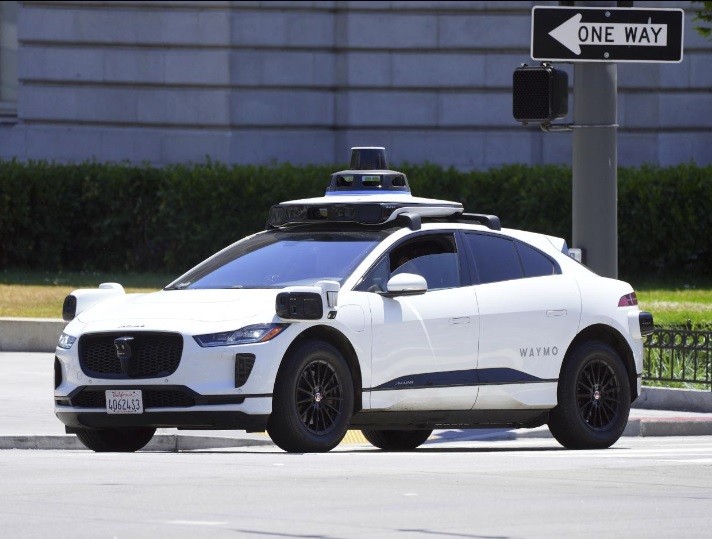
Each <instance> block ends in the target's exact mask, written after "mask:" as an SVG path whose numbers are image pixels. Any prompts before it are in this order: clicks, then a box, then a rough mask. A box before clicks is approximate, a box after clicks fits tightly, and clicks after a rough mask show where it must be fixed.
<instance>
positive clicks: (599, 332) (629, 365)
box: [559, 324, 638, 402]
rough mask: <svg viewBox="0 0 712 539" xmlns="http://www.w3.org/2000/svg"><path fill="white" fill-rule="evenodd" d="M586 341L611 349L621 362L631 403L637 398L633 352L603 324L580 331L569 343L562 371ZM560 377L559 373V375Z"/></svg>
mask: <svg viewBox="0 0 712 539" xmlns="http://www.w3.org/2000/svg"><path fill="white" fill-rule="evenodd" d="M588 341H600V342H603V343H605V344H607V345H608V346H610V347H611V348H613V349H614V350H615V351H616V352H617V353H618V355H619V356H620V357H621V359H622V360H623V364H624V365H625V370H626V373H627V374H628V383H629V384H630V397H631V399H630V400H631V402H633V401H634V400H635V399H637V398H638V373H637V372H636V370H635V359H634V358H633V351H632V350H631V348H630V346H629V345H628V343H627V342H626V340H625V337H623V335H621V334H620V332H618V331H617V330H616V329H615V328H612V327H611V326H607V325H605V324H594V325H592V326H588V327H586V328H584V329H583V330H581V331H580V332H579V333H578V335H576V337H575V338H574V340H573V341H571V344H570V345H569V348H568V349H567V350H566V355H565V356H564V361H563V362H562V364H561V368H562V369H563V367H564V363H565V362H566V361H567V360H568V359H569V357H570V355H571V354H572V353H573V351H574V350H575V349H576V348H577V347H578V346H580V345H581V344H583V343H584V342H588ZM559 377H561V373H559Z"/></svg>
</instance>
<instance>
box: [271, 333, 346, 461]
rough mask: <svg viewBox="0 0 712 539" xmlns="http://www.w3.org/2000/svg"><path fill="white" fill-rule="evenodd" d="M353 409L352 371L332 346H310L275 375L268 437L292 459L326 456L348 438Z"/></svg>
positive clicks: (302, 346)
mask: <svg viewBox="0 0 712 539" xmlns="http://www.w3.org/2000/svg"><path fill="white" fill-rule="evenodd" d="M353 408H354V387H353V382H352V377H351V371H350V370H349V367H348V365H347V363H346V360H345V359H344V357H343V356H342V355H341V353H340V352H339V351H338V350H337V349H336V348H335V347H334V346H332V345H330V344H328V343H325V342H322V341H316V340H307V341H304V342H303V343H301V344H299V345H298V346H297V347H296V348H295V349H294V350H292V351H290V352H289V353H288V354H287V355H286V356H285V359H284V363H283V364H282V366H281V367H280V371H279V373H278V374H277V381H276V383H275V387H274V397H273V400H272V414H271V415H270V417H269V420H268V422H267V433H268V434H269V436H270V438H272V441H273V442H274V443H275V444H277V446H278V447H280V448H281V449H283V450H285V451H288V452H290V453H323V452H326V451H330V450H331V449H333V448H334V447H336V446H337V445H338V444H339V442H341V440H342V439H343V437H344V435H345V434H346V429H347V428H348V426H349V421H350V420H351V414H352V411H353Z"/></svg>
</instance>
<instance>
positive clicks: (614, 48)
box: [531, 6, 685, 62]
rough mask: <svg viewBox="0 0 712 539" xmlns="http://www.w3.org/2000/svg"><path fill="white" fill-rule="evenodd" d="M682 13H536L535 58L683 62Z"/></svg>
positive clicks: (557, 10) (536, 9) (583, 10)
mask: <svg viewBox="0 0 712 539" xmlns="http://www.w3.org/2000/svg"><path fill="white" fill-rule="evenodd" d="M684 20H685V19H684V12H683V11H682V10H681V9H637V8H589V7H585V8H570V7H542V6H535V7H534V8H532V41H531V56H532V59H534V60H549V61H560V62H681V61H682V39H683V27H684Z"/></svg>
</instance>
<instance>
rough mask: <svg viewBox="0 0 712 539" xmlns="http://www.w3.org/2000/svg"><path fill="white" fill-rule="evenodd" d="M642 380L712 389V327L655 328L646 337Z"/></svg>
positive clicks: (691, 387)
mask: <svg viewBox="0 0 712 539" xmlns="http://www.w3.org/2000/svg"><path fill="white" fill-rule="evenodd" d="M643 382H644V383H646V382H647V385H663V386H666V387H681V388H687V389H710V390H712V328H707V329H701V330H700V329H690V328H688V327H656V328H655V331H653V333H652V335H649V336H648V337H647V338H646V339H645V354H644V358H643Z"/></svg>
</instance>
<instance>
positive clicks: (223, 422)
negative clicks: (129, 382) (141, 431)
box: [54, 385, 272, 430]
mask: <svg viewBox="0 0 712 539" xmlns="http://www.w3.org/2000/svg"><path fill="white" fill-rule="evenodd" d="M135 387H136V389H141V391H142V392H143V398H144V403H145V408H144V411H143V413H140V414H109V413H107V412H106V406H105V398H104V394H105V393H104V392H105V391H106V390H108V389H117V386H82V387H78V388H76V389H75V390H74V391H72V392H71V393H70V394H69V395H68V396H66V397H55V409H54V410H55V415H56V416H57V418H59V420H60V421H61V422H62V423H64V424H65V425H66V426H67V427H68V428H69V429H77V428H121V427H156V428H179V429H236V430H264V429H265V427H266V426H267V418H268V417H269V414H270V412H271V411H272V395H200V394H198V393H196V392H195V391H193V390H191V389H190V388H188V387H185V386H157V385H136V386H135ZM122 388H125V386H119V389H122ZM176 395H177V396H178V397H177V398H176V397H175V396H176ZM166 403H169V404H172V406H165V404H166Z"/></svg>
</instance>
